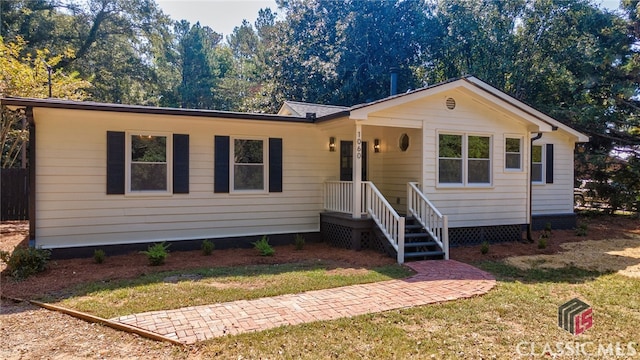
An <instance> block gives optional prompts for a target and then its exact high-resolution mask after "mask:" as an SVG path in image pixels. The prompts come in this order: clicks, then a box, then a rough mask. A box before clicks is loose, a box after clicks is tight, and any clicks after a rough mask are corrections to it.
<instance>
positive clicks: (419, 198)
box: [407, 182, 449, 260]
mask: <svg viewBox="0 0 640 360" xmlns="http://www.w3.org/2000/svg"><path fill="white" fill-rule="evenodd" d="M407 212H408V213H409V215H411V216H413V217H414V218H415V219H416V220H417V221H418V222H419V223H420V225H422V227H423V228H424V229H425V230H426V231H427V232H428V233H429V235H431V237H432V238H433V239H434V241H435V242H436V243H437V244H438V245H440V247H441V248H442V251H444V258H445V259H446V260H449V219H448V218H447V216H446V215H442V214H441V213H440V211H438V209H436V207H435V206H434V205H433V204H432V203H431V201H429V199H427V197H426V196H425V195H424V193H423V192H422V191H421V190H420V189H419V188H418V183H415V182H410V183H408V184H407Z"/></svg>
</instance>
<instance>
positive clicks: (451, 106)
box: [447, 98, 456, 110]
mask: <svg viewBox="0 0 640 360" xmlns="http://www.w3.org/2000/svg"><path fill="white" fill-rule="evenodd" d="M455 108H456V100H455V99H454V98H447V109H449V110H453V109H455Z"/></svg>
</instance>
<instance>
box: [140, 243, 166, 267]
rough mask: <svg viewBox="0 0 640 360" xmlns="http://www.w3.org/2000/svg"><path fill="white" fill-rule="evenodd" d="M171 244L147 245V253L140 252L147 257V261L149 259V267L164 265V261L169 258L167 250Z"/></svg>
mask: <svg viewBox="0 0 640 360" xmlns="http://www.w3.org/2000/svg"><path fill="white" fill-rule="evenodd" d="M170 245H171V244H165V243H161V244H153V245H149V248H148V249H147V251H140V253H141V254H145V255H147V259H149V265H151V266H158V265H162V264H164V260H165V259H166V258H167V256H169V251H168V250H167V249H168V248H169V246H170Z"/></svg>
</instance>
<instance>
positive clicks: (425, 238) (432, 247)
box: [404, 216, 444, 260]
mask: <svg viewBox="0 0 640 360" xmlns="http://www.w3.org/2000/svg"><path fill="white" fill-rule="evenodd" d="M404 232H405V234H404V258H405V260H435V259H444V251H442V249H441V248H440V246H439V245H438V244H437V243H436V242H435V241H433V239H432V238H431V235H429V234H428V233H427V232H426V230H425V229H424V228H423V227H422V225H420V223H418V222H417V221H416V220H415V218H413V217H411V216H408V217H406V218H405V228H404Z"/></svg>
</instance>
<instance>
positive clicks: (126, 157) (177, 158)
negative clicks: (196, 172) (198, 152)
mask: <svg viewBox="0 0 640 360" xmlns="http://www.w3.org/2000/svg"><path fill="white" fill-rule="evenodd" d="M172 175H173V176H172ZM106 180H107V181H106V185H107V188H106V190H107V194H108V195H124V194H126V193H134V194H145V193H149V194H154V195H155V194H158V193H167V194H168V193H169V192H170V191H171V190H173V193H174V194H188V193H189V135H188V134H173V136H170V135H169V134H166V133H164V134H163V133H131V132H124V131H107V179H106Z"/></svg>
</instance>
